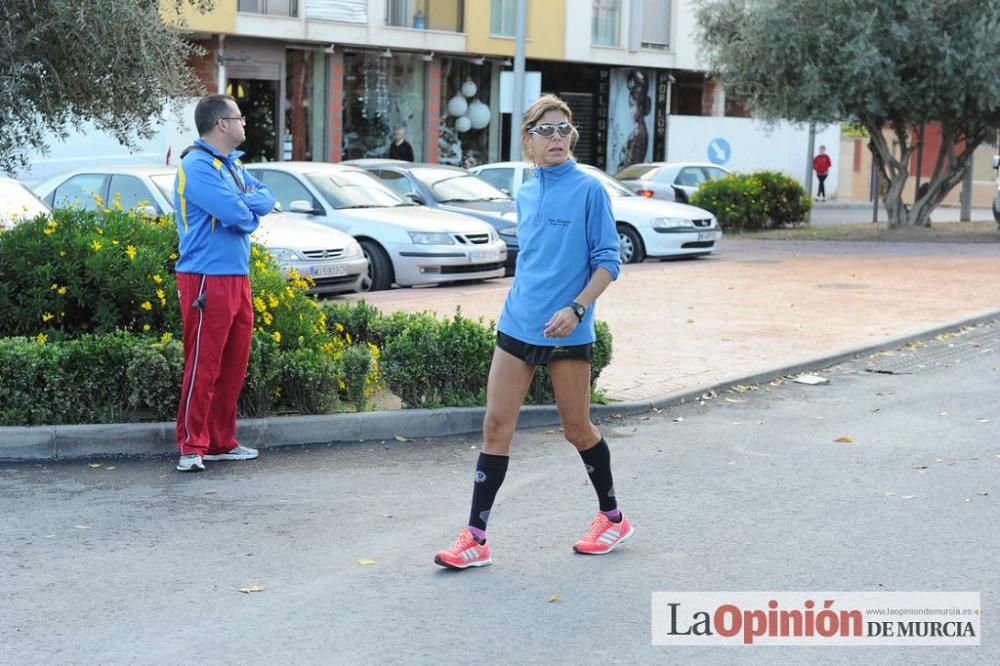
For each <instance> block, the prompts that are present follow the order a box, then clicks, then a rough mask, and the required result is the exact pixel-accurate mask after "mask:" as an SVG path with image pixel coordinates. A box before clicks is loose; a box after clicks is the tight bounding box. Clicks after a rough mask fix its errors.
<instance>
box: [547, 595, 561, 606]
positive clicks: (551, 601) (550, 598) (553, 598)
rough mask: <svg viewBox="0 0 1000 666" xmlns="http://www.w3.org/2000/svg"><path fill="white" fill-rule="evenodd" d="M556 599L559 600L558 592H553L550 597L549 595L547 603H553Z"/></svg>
mask: <svg viewBox="0 0 1000 666" xmlns="http://www.w3.org/2000/svg"><path fill="white" fill-rule="evenodd" d="M558 601H559V595H558V594H553V595H552V596H551V597H549V603H550V604H554V603H556V602H558Z"/></svg>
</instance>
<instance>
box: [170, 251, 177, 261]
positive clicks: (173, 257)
mask: <svg viewBox="0 0 1000 666" xmlns="http://www.w3.org/2000/svg"><path fill="white" fill-rule="evenodd" d="M175 259H177V253H176V252H171V253H170V260H171V261H173V260H175Z"/></svg>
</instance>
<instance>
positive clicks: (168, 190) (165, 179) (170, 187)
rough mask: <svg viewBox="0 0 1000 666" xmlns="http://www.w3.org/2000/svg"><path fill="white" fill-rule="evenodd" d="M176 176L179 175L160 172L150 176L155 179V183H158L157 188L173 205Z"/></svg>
mask: <svg viewBox="0 0 1000 666" xmlns="http://www.w3.org/2000/svg"><path fill="white" fill-rule="evenodd" d="M176 177H177V175H176V174H173V173H158V174H156V175H153V176H150V177H149V179H150V180H151V181H153V185H156V189H158V190H159V191H160V194H162V195H163V198H164V199H166V200H167V201H169V202H170V205H171V206H173V202H174V179H175V178H176Z"/></svg>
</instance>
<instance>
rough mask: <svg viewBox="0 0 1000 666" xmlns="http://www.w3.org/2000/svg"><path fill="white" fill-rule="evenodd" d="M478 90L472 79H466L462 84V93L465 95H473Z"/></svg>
mask: <svg viewBox="0 0 1000 666" xmlns="http://www.w3.org/2000/svg"><path fill="white" fill-rule="evenodd" d="M478 90H479V88H478V87H477V86H476V84H475V83H473V82H472V79H468V80H467V81H466V82H465V83H463V84H462V94H463V95H465V96H466V97H475V96H476V92H478Z"/></svg>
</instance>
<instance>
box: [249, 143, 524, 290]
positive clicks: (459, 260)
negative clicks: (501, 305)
mask: <svg viewBox="0 0 1000 666" xmlns="http://www.w3.org/2000/svg"><path fill="white" fill-rule="evenodd" d="M247 169H249V170H250V173H251V174H253V176H254V177H255V178H257V179H258V180H260V181H262V182H263V183H264V184H265V185H267V186H268V187H269V188H270V189H271V192H273V193H274V197H275V199H276V200H277V201H278V203H280V204H281V207H282V209H284V210H289V211H292V212H295V213H303V214H305V215H308V216H309V219H311V220H315V221H316V222H321V223H323V224H328V225H330V226H332V227H335V228H337V229H340V230H341V231H343V232H345V233H348V234H350V235H352V236H354V238H356V239H357V240H358V241H359V242H360V243H361V247H362V248H363V250H364V253H365V255H366V256H367V257H368V261H369V265H370V268H369V276H368V277H369V280H368V282H367V284H366V288H367V289H370V290H372V291H374V290H379V289H388V288H389V287H390V286H392V285H393V284H397V285H399V286H412V285H421V284H437V283H441V282H455V281H458V280H482V279H486V278H496V277H503V274H504V263H505V261H506V259H507V245H506V243H504V241H502V240H501V239H500V237H499V236H498V235H497V232H496V230H495V229H494V228H493V227H492V226H490V225H489V224H487V223H486V222H482V221H480V220H476V219H474V218H472V217H469V216H467V215H462V214H460V213H454V212H448V211H443V210H433V209H430V208H426V207H424V206H418V205H417V204H415V203H414V202H413V201H411V200H410V199H404V198H403V197H402V196H400V195H398V194H396V193H395V192H393V191H392V190H391V189H389V188H388V187H387V186H385V185H384V184H382V182H380V181H379V180H378V179H377V178H375V177H374V176H372V175H371V174H369V173H367V172H366V171H365V170H364V169H360V168H358V167H354V166H347V165H343V164H328V163H325V162H267V163H263V164H249V165H247Z"/></svg>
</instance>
